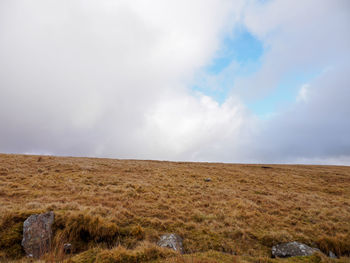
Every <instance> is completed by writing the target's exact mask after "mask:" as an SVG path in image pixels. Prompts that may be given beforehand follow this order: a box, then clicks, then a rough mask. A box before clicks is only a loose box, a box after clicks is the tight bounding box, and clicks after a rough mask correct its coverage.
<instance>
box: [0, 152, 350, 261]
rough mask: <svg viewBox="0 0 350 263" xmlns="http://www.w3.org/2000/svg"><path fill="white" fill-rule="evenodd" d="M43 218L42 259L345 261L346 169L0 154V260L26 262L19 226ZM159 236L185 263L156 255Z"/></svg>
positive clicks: (164, 253)
mask: <svg viewBox="0 0 350 263" xmlns="http://www.w3.org/2000/svg"><path fill="white" fill-rule="evenodd" d="M207 179H208V180H207ZM46 211H54V212H55V214H56V218H55V224H54V240H53V248H52V252H51V253H50V254H49V255H46V256H45V257H44V260H45V259H46V260H49V259H54V258H55V259H68V260H69V258H71V257H72V258H71V259H70V260H71V262H79V260H80V262H85V261H84V260H87V259H86V258H89V257H90V258H96V257H98V255H100V254H104V255H107V256H106V257H105V258H108V255H109V256H110V257H112V258H113V257H116V258H117V257H122V256H121V255H129V256H130V257H129V258H130V260H131V261H130V262H134V261H133V260H135V258H133V257H132V256H131V255H134V254H135V253H139V254H140V253H141V254H142V253H144V254H145V257H144V258H145V260H153V261H157V260H159V261H164V262H165V261H166V262H168V261H169V262H270V261H271V262H278V261H279V260H277V259H270V253H271V247H272V246H273V245H275V244H278V243H281V242H288V241H294V240H296V241H300V242H303V243H305V244H307V245H310V246H313V247H318V248H320V249H321V250H322V251H323V252H324V253H328V252H329V251H333V252H334V253H336V254H337V255H339V256H343V257H342V259H338V260H333V261H334V262H349V261H348V259H349V258H348V257H346V255H347V256H349V254H350V167H338V166H305V165H244V164H218V163H183V162H161V161H136V160H113V159H93V158H67V157H51V156H25V155H5V154H2V155H0V260H1V259H2V260H3V261H5V260H8V259H21V258H22V257H24V251H23V249H22V248H21V239H22V226H23V221H24V220H25V219H26V218H27V217H28V216H29V215H31V214H33V213H41V212H46ZM163 233H177V234H178V235H180V236H181V237H182V238H183V245H184V250H185V255H183V256H180V255H176V254H175V253H173V252H172V251H170V250H167V249H160V250H157V249H156V247H155V246H154V245H153V244H156V243H157V241H158V239H159V237H160V236H161V235H162V234H163ZM66 242H70V243H72V246H73V252H74V254H73V255H72V256H67V255H63V254H62V245H63V244H64V243H66ZM116 246H118V247H116ZM81 253H83V254H81ZM152 253H153V254H152ZM135 255H136V254H135ZM147 255H149V257H148V256H147ZM84 258H85V259H84ZM100 258H103V257H100ZM126 258H127V256H126ZM137 260H139V261H138V262H142V260H141V261H140V259H137ZM290 260H291V262H299V261H298V260H300V262H305V261H304V260H305V259H303V258H299V259H295V258H294V259H290ZM308 260H309V261H308V262H310V260H316V261H315V262H320V261H328V260H330V259H328V258H327V257H325V256H323V255H322V254H319V255H316V256H312V257H310V258H308ZM333 261H332V262H333ZM92 262H93V260H92ZM101 262H102V261H101ZM105 262H119V261H117V260H115V261H113V260H112V261H105ZM120 262H127V261H120ZM283 262H286V261H283Z"/></svg>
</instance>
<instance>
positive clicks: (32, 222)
mask: <svg viewBox="0 0 350 263" xmlns="http://www.w3.org/2000/svg"><path fill="white" fill-rule="evenodd" d="M54 218H55V214H54V213H53V212H52V211H51V212H48V213H44V214H36V215H31V216H30V217H28V218H27V219H26V220H25V221H24V223H23V239H22V246H23V248H24V251H25V252H26V254H27V256H28V257H32V258H40V257H41V256H42V255H44V254H45V253H47V252H49V250H50V246H51V240H52V229H51V227H52V224H53V221H54Z"/></svg>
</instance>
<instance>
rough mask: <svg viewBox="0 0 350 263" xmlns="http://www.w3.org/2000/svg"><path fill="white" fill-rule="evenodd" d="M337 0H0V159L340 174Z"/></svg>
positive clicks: (349, 26) (346, 131)
mask: <svg viewBox="0 0 350 263" xmlns="http://www.w3.org/2000/svg"><path fill="white" fill-rule="evenodd" d="M349 83H350V1H348V0H305V1H295V0H265V1H262V0H176V1H175V0H147V1H146V0H133V1H127V0H50V1H48V0H35V1H30V0H0V152H2V153H25V154H49V155H63V156H91V157H109V158H121V159H125V158H127V159H157V160H172V161H205V162H229V163H301V164H336V165H350V117H349V116H350V84H349Z"/></svg>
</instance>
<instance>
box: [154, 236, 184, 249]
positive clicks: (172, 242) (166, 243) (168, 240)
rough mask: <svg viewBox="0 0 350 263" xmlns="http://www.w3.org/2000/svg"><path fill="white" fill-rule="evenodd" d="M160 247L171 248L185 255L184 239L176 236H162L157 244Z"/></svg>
mask: <svg viewBox="0 0 350 263" xmlns="http://www.w3.org/2000/svg"><path fill="white" fill-rule="evenodd" d="M157 245H158V246H160V247H167V248H171V249H173V250H175V251H177V252H179V253H181V254H183V253H184V249H183V245H182V238H181V237H180V236H179V235H176V234H165V235H162V236H161V237H160V239H159V241H158V243H157Z"/></svg>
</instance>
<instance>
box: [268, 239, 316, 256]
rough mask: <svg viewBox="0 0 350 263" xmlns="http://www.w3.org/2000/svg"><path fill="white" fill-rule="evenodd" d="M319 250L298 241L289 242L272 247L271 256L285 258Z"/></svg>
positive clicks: (309, 253) (307, 254)
mask: <svg viewBox="0 0 350 263" xmlns="http://www.w3.org/2000/svg"><path fill="white" fill-rule="evenodd" d="M317 251H320V250H319V249H317V248H312V247H309V246H307V245H305V244H302V243H299V242H295V241H294V242H289V243H283V244H278V245H276V246H273V247H272V250H271V254H272V257H274V258H275V257H278V258H287V257H296V256H311V255H312V254H313V253H315V252H317Z"/></svg>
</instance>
